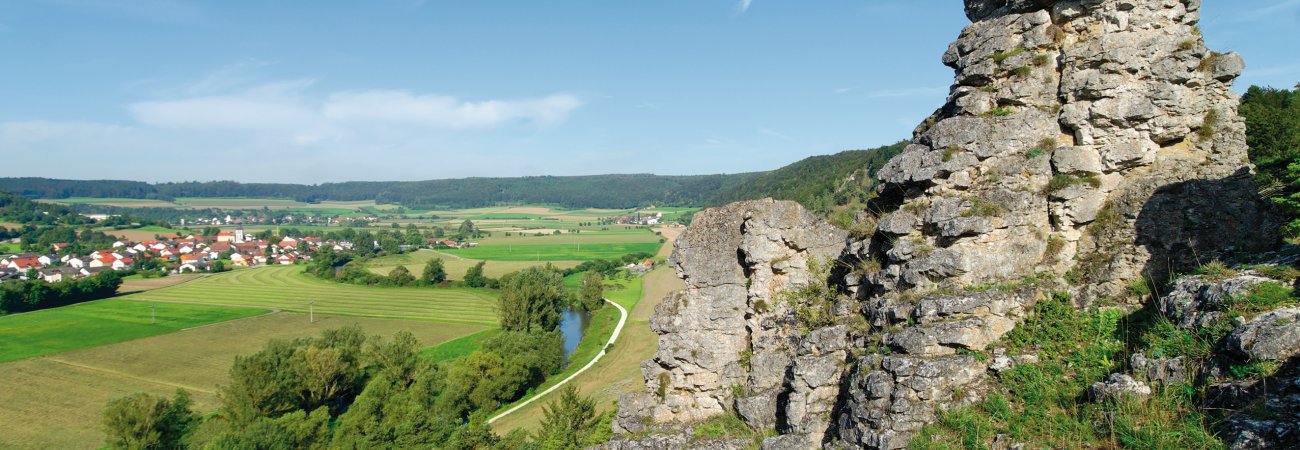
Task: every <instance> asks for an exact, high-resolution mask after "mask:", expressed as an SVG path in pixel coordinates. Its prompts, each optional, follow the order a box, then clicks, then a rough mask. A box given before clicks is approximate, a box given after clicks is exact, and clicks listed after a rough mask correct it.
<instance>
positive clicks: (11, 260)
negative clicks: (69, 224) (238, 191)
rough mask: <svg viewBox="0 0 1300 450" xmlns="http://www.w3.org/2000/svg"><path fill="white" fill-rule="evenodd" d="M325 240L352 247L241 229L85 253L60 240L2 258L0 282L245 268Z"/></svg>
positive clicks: (283, 260) (295, 257)
mask: <svg viewBox="0 0 1300 450" xmlns="http://www.w3.org/2000/svg"><path fill="white" fill-rule="evenodd" d="M322 245H328V246H331V247H332V248H333V249H334V250H347V249H351V248H352V243H350V242H346V241H338V242H336V241H330V242H324V241H322V240H321V239H320V238H316V237H304V238H301V239H298V238H292V237H285V238H283V239H281V240H279V241H278V242H271V241H267V240H259V239H249V236H245V234H244V231H243V230H242V229H240V230H235V231H222V232H220V233H219V234H218V235H216V236H200V235H190V236H187V237H170V238H164V239H162V240H149V241H143V242H129V241H125V240H119V241H117V242H114V243H113V246H112V248H107V249H103V250H97V251H94V252H91V253H89V254H86V255H72V254H64V255H62V256H59V255H58V253H59V251H60V250H63V249H64V248H66V247H67V246H68V244H65V243H59V244H54V248H53V249H52V250H53V251H54V252H55V253H54V254H49V255H41V254H19V255H10V256H6V257H3V258H0V281H5V280H8V279H27V278H28V276H29V274H30V273H31V272H32V271H35V273H36V274H37V276H39V277H40V278H41V279H44V280H45V281H48V282H51V283H54V282H59V281H64V280H69V279H77V278H81V277H87V276H92V275H94V274H97V273H99V272H102V271H104V270H119V271H120V270H128V269H131V268H135V267H136V266H137V265H138V264H140V263H141V262H143V261H154V262H157V263H158V264H157V265H156V267H162V268H166V269H169V270H171V271H172V272H173V273H184V272H203V271H209V270H212V266H213V263H214V262H216V261H217V260H219V259H228V260H229V261H230V264H231V265H233V266H244V267H252V266H259V265H267V264H294V263H296V262H298V261H300V260H308V259H311V256H310V255H311V252H312V251H314V250H315V249H317V248H319V247H321V246H322Z"/></svg>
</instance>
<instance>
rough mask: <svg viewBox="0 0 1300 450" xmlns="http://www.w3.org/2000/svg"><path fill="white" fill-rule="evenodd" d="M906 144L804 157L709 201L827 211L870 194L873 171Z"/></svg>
mask: <svg viewBox="0 0 1300 450" xmlns="http://www.w3.org/2000/svg"><path fill="white" fill-rule="evenodd" d="M907 144H908V141H902V142H899V143H896V144H893V145H887V146H884V147H878V148H873V149H868V150H848V151H843V152H839V153H836V154H834V155H825V156H812V157H808V158H804V159H802V160H799V161H798V162H795V163H793V164H790V165H788V166H785V167H782V168H780V169H776V170H773V171H771V172H763V173H760V174H757V175H755V176H752V177H750V178H748V179H746V180H744V181H741V182H740V183H737V184H735V185H734V186H732V187H730V188H725V189H722V190H721V191H719V192H718V193H717V195H715V196H714V197H713V198H712V199H710V201H709V203H710V204H713V205H722V204H727V203H731V202H734V201H740V200H754V199H760V198H766V197H772V198H775V199H777V200H793V201H797V202H799V203H802V204H803V205H804V206H805V207H808V208H809V209H812V210H815V211H819V212H822V213H826V212H829V211H830V210H831V209H833V208H834V207H835V206H836V205H843V204H847V203H850V202H851V201H852V200H853V197H859V196H862V195H865V194H866V193H867V192H870V191H871V189H872V188H873V187H874V186H875V176H876V171H877V170H879V169H880V167H881V166H883V165H885V162H887V161H889V159H890V158H893V157H894V155H897V154H898V153H899V152H900V151H902V150H903V147H906V146H907Z"/></svg>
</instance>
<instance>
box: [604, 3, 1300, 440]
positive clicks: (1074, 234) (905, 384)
mask: <svg viewBox="0 0 1300 450" xmlns="http://www.w3.org/2000/svg"><path fill="white" fill-rule="evenodd" d="M1199 10H1200V1H1199V0H1146V1H1133V0H966V1H965V12H966V15H967V17H969V18H970V19H971V21H972V23H971V24H970V25H968V26H967V27H965V29H964V30H962V32H961V34H960V36H958V38H957V40H956V41H955V42H953V43H952V44H951V45H950V46H949V47H948V49H947V51H946V52H945V53H944V54H943V56H942V62H943V63H944V64H945V65H947V66H949V67H952V68H953V69H954V71H955V75H954V82H953V86H952V87H951V90H950V93H949V96H948V98H947V101H946V102H945V103H944V105H943V106H942V107H940V108H939V109H938V110H937V111H936V112H935V113H934V115H932V116H931V117H930V118H928V119H926V120H925V121H924V122H923V123H922V124H921V125H920V126H919V127H917V129H916V131H915V133H914V137H913V140H912V143H911V145H909V146H907V147H906V148H905V149H904V150H903V152H902V153H900V154H899V155H898V156H897V157H895V158H893V159H892V160H890V161H889V162H888V163H887V164H886V165H885V166H884V167H883V168H881V170H880V171H879V172H878V173H877V176H878V178H879V180H880V182H881V183H880V186H879V188H878V190H877V193H878V194H879V196H878V197H877V198H876V199H875V200H873V203H872V204H871V205H870V207H869V208H868V210H867V211H864V212H863V213H862V214H859V219H860V221H863V222H874V224H872V223H863V224H860V225H874V226H863V227H860V228H858V229H870V230H874V231H873V232H872V233H871V234H869V235H865V236H863V235H854V236H849V235H848V234H847V233H845V232H843V231H839V230H836V229H835V228H833V227H831V226H829V225H827V224H826V223H824V222H822V221H820V220H818V219H816V218H814V217H812V216H811V215H810V214H808V213H807V212H805V211H804V210H803V209H802V208H800V207H799V206H798V205H796V204H793V203H788V202H774V201H771V200H765V201H757V202H742V203H737V204H733V205H728V206H726V207H722V208H715V209H710V210H706V211H702V212H701V213H699V214H697V215H696V216H695V220H694V223H693V224H692V225H691V227H690V228H689V229H688V230H687V231H686V232H685V233H684V234H683V235H682V236H681V238H679V240H678V241H677V243H676V244H675V250H674V254H673V258H672V262H673V264H674V267H676V268H677V272H678V275H679V276H680V277H682V278H683V279H684V280H686V284H687V286H688V287H687V289H686V290H685V291H682V292H678V293H674V294H672V295H670V296H669V297H668V298H667V299H666V300H665V301H664V302H663V303H662V304H660V305H659V307H658V308H657V310H656V313H655V317H654V318H653V319H652V321H651V325H652V328H653V329H654V331H655V332H656V333H658V334H659V350H658V353H656V355H655V357H654V358H653V359H652V360H650V361H647V362H646V363H645V364H643V366H642V371H643V373H644V375H645V379H646V384H647V388H648V389H647V391H648V392H646V393H644V394H635V395H627V396H624V397H623V398H622V399H621V400H620V403H619V415H618V418H617V419H616V421H615V424H614V428H615V431H617V432H620V433H636V432H640V431H644V430H646V429H648V428H656V427H659V428H672V427H674V426H678V425H677V424H682V423H689V422H692V421H696V420H700V419H704V418H707V417H710V416H715V415H719V414H724V413H735V414H737V415H739V416H740V417H741V418H742V419H743V420H745V421H746V422H748V423H749V424H750V425H751V426H753V427H755V428H758V429H774V430H775V431H776V432H777V433H778V436H776V437H773V438H770V439H768V440H767V441H765V442H764V443H763V447H764V448H768V449H778V448H817V447H825V446H832V445H838V446H845V447H863V448H879V449H897V448H904V447H906V446H907V444H908V441H909V440H910V439H911V437H912V436H913V435H914V434H915V432H916V431H918V430H920V428H921V427H922V426H924V425H925V424H928V423H932V422H933V421H934V420H935V419H936V417H937V412H938V411H940V410H943V409H946V408H952V407H959V406H962V405H968V404H971V403H974V402H976V401H978V400H979V399H980V397H981V396H982V395H983V392H984V390H985V384H986V383H987V381H988V379H989V376H990V374H997V373H1001V372H1003V371H1005V370H1007V369H1009V368H1010V367H1012V366H1013V365H1015V364H1033V363H1034V357H1033V355H1020V356H1017V357H1015V358H1010V357H1006V355H998V354H997V353H996V351H995V355H997V356H998V358H994V359H993V360H992V361H987V358H977V357H975V356H974V354H975V353H979V352H985V351H989V350H991V349H990V346H992V345H995V343H996V342H997V341H998V340H999V339H1001V338H1002V337H1003V336H1005V335H1006V334H1007V333H1008V332H1011V331H1012V330H1013V329H1014V328H1015V327H1016V326H1017V325H1018V324H1019V323H1020V322H1021V321H1022V320H1023V319H1024V317H1025V316H1026V314H1027V313H1028V311H1029V310H1030V309H1031V308H1032V307H1033V306H1034V305H1035V303H1036V302H1037V301H1039V300H1040V298H1041V296H1042V295H1043V289H1042V283H1043V281H1042V280H1043V278H1047V279H1054V280H1059V279H1063V280H1068V281H1069V282H1070V285H1069V286H1062V285H1058V286H1052V289H1053V290H1068V291H1070V292H1071V293H1072V294H1074V298H1075V299H1076V301H1078V302H1080V303H1089V302H1091V301H1093V300H1095V299H1098V298H1103V297H1107V298H1123V297H1124V296H1123V295H1122V294H1123V292H1124V290H1125V287H1126V286H1127V285H1128V284H1129V283H1131V282H1133V281H1134V280H1138V279H1140V278H1141V277H1151V278H1155V279H1159V278H1161V277H1163V276H1165V275H1167V274H1169V273H1173V272H1176V271H1186V270H1187V269H1188V268H1191V267H1194V266H1196V265H1199V264H1200V263H1201V262H1205V261H1211V260H1214V259H1215V258H1217V257H1220V256H1222V255H1226V254H1230V253H1232V252H1236V251H1252V250H1257V249H1264V248H1268V247H1272V246H1274V245H1275V244H1276V242H1277V241H1278V239H1277V236H1276V235H1275V230H1276V229H1277V227H1276V222H1275V220H1274V219H1272V218H1271V217H1269V215H1268V214H1266V213H1265V208H1264V207H1263V205H1261V203H1260V201H1259V199H1258V196H1257V195H1256V191H1255V187H1254V185H1253V181H1252V177H1251V172H1252V170H1253V169H1252V167H1251V166H1250V165H1249V163H1248V160H1247V155H1246V144H1245V137H1244V133H1245V126H1244V124H1243V122H1242V120H1241V119H1240V118H1239V117H1238V115H1237V113H1236V106H1237V104H1238V99H1237V97H1236V96H1235V95H1234V94H1233V93H1232V92H1231V90H1230V89H1229V88H1230V86H1231V82H1232V81H1233V79H1235V78H1236V77H1237V75H1238V74H1239V73H1240V71H1241V69H1242V67H1243V62H1242V60H1241V58H1240V57H1238V56H1236V55H1233V54H1226V55H1225V54H1219V53H1215V52H1211V51H1209V50H1208V49H1206V48H1205V44H1204V42H1203V40H1202V39H1201V36H1200V33H1199V31H1198V30H1197V29H1196V23H1197V21H1198V20H1199ZM1037 274H1047V275H1048V276H1047V277H1038V276H1037ZM1259 281H1260V280H1254V279H1243V280H1240V282H1239V283H1238V284H1237V285H1233V286H1228V285H1216V286H1218V287H1207V285H1205V283H1203V282H1202V284H1199V285H1198V284H1195V282H1188V283H1189V284H1187V285H1186V286H1180V287H1177V288H1176V289H1175V291H1177V292H1175V293H1173V294H1170V295H1168V296H1165V297H1166V298H1165V300H1164V301H1165V303H1162V304H1161V305H1158V306H1159V309H1160V310H1161V311H1162V312H1163V313H1165V314H1166V315H1168V316H1169V317H1171V318H1172V319H1173V320H1175V321H1177V322H1179V323H1180V324H1183V323H1184V322H1185V323H1186V325H1185V326H1194V325H1195V324H1197V323H1203V322H1205V321H1210V320H1213V317H1210V316H1212V315H1213V314H1215V311H1216V310H1215V308H1214V306H1213V305H1214V303H1215V302H1216V301H1218V300H1215V298H1216V296H1218V298H1222V296H1223V295H1232V294H1233V292H1236V291H1238V290H1241V289H1248V288H1249V286H1251V285H1252V283H1257V282H1259ZM1215 289H1218V291H1215ZM1207 314H1208V315H1207ZM1205 323H1208V322H1205ZM1272 323H1285V318H1283V319H1282V321H1281V322H1260V324H1259V326H1258V327H1257V328H1256V330H1255V331H1253V332H1249V331H1243V332H1242V333H1241V335H1240V337H1241V338H1242V339H1243V340H1242V344H1241V347H1240V348H1241V350H1242V351H1243V352H1251V351H1271V350H1269V349H1271V348H1272V347H1270V345H1262V346H1261V344H1259V343H1257V342H1260V341H1258V338H1259V337H1264V338H1266V339H1267V340H1268V342H1273V339H1274V338H1275V337H1277V336H1280V337H1277V339H1281V340H1285V339H1288V338H1287V336H1289V335H1287V334H1286V333H1281V334H1279V333H1276V331H1277V327H1275V326H1274V325H1269V324H1272ZM1252 333H1253V334H1252ZM1281 340H1278V341H1277V342H1282V341H1281ZM1139 363H1140V364H1142V369H1141V370H1143V371H1145V373H1144V374H1140V375H1142V376H1140V377H1139V378H1144V379H1147V380H1150V381H1161V382H1167V381H1170V380H1179V379H1182V378H1183V377H1186V376H1190V375H1189V374H1187V373H1185V372H1186V370H1185V369H1184V368H1183V367H1182V361H1181V360H1178V361H1175V360H1168V361H1166V360H1150V361H1147V360H1145V359H1144V360H1142V361H1139V362H1137V363H1134V366H1135V367H1137V366H1139ZM1117 376H1118V375H1117ZM1125 377H1127V376H1125ZM1112 381H1113V383H1109V384H1107V383H1102V386H1100V387H1099V390H1100V391H1106V392H1107V393H1109V392H1110V391H1111V390H1113V389H1111V388H1112V387H1123V388H1124V389H1125V390H1126V389H1127V388H1128V387H1136V386H1142V385H1141V383H1140V382H1138V381H1137V380H1134V379H1132V378H1117V379H1115V380H1112ZM1130 381H1132V383H1129V382H1130ZM1112 385H1113V386H1112ZM1138 390H1139V391H1140V389H1138ZM1100 391H1099V392H1100ZM1100 395H1106V394H1100Z"/></svg>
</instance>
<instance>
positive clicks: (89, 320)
mask: <svg viewBox="0 0 1300 450" xmlns="http://www.w3.org/2000/svg"><path fill="white" fill-rule="evenodd" d="M151 306H152V305H150V304H147V303H141V302H133V301H126V300H117V299H110V300H99V301H94V302H87V303H81V304H77V305H72V306H65V307H62V308H53V309H46V310H41V311H36V312H31V313H26V314H18V315H13V316H7V317H0V362H3V361H13V360H17V359H23V358H30V357H33V356H40V355H48V354H52V353H58V352H63V351H68V350H74V349H79V348H86V347H94V346H97V345H104V344H111V343H115V342H122V341H128V340H131V339H139V338H142V337H147V336H154V335H159V334H164V333H170V332H173V331H177V330H181V329H185V328H190V327H195V326H199V325H205V324H209V323H216V322H222V321H227V320H231V319H238V318H243V317H250V316H256V315H259V314H265V313H267V312H268V311H267V310H266V309H254V308H228V307H214V306H204V305H181V304H159V305H157V309H156V312H157V318H158V323H156V324H154V323H151V321H152V319H151V312H152V311H151Z"/></svg>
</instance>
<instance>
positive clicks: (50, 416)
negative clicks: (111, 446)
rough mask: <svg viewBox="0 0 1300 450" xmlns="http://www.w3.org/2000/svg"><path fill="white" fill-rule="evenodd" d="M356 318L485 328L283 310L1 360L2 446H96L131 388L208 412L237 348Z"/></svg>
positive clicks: (401, 326) (250, 348)
mask: <svg viewBox="0 0 1300 450" xmlns="http://www.w3.org/2000/svg"><path fill="white" fill-rule="evenodd" d="M354 323H355V324H358V325H360V326H361V327H362V328H363V329H365V330H366V333H368V334H380V335H385V336H390V335H392V334H393V333H395V332H397V331H400V330H409V331H411V332H413V333H415V336H416V337H417V338H418V339H420V341H421V342H422V343H423V344H424V345H426V346H432V345H434V344H437V343H440V342H444V341H447V340H451V339H454V338H457V337H460V336H465V335H468V334H472V333H474V332H477V331H480V330H483V329H485V328H486V327H481V326H474V325H459V324H442V323H432V322H423V321H404V320H386V319H369V318H357V317H322V316H320V315H317V316H316V323H314V324H310V323H308V322H307V317H306V315H304V314H296V313H283V312H282V313H275V314H270V315H265V316H258V317H253V318H249V319H243V320H235V321H230V322H222V323H219V324H215V325H210V326H206V327H200V328H193V329H189V330H184V331H179V332H176V333H172V334H166V335H162V336H155V337H151V338H145V339H138V340H134V341H129V342H123V343H119V344H113V345H106V346H101V347H96V348H91V349H85V350H78V351H73V352H68V353H62V354H59V355H55V356H52V357H45V358H35V359H29V360H24V361H16V362H12V363H7V364H3V365H0V385H3V386H5V388H4V389H0V404H3V405H5V407H4V408H0V429H4V430H6V431H5V432H4V433H0V448H99V447H101V446H102V445H103V435H102V433H101V432H100V428H99V427H100V413H101V412H102V410H103V406H104V405H105V404H106V403H107V402H108V401H109V400H110V399H113V398H117V397H121V396H124V395H128V394H131V393H133V392H150V393H154V394H159V395H168V396H170V395H171V393H172V392H174V391H175V389H176V388H177V387H183V388H185V389H187V390H189V391H190V394H192V395H193V397H194V401H195V406H196V408H197V409H199V410H200V411H205V412H207V411H212V410H214V409H215V408H216V407H217V399H216V397H215V395H214V393H215V390H216V386H217V385H218V384H221V383H224V382H226V381H227V373H228V371H229V369H230V365H231V364H232V363H233V362H234V357H235V355H240V354H250V353H253V352H256V351H257V350H258V349H260V348H261V347H262V346H263V345H264V343H265V342H266V341H268V340H271V339H289V338H294V337H300V336H310V335H316V334H319V332H320V331H321V330H324V329H326V328H333V327H340V326H345V325H350V324H354Z"/></svg>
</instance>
